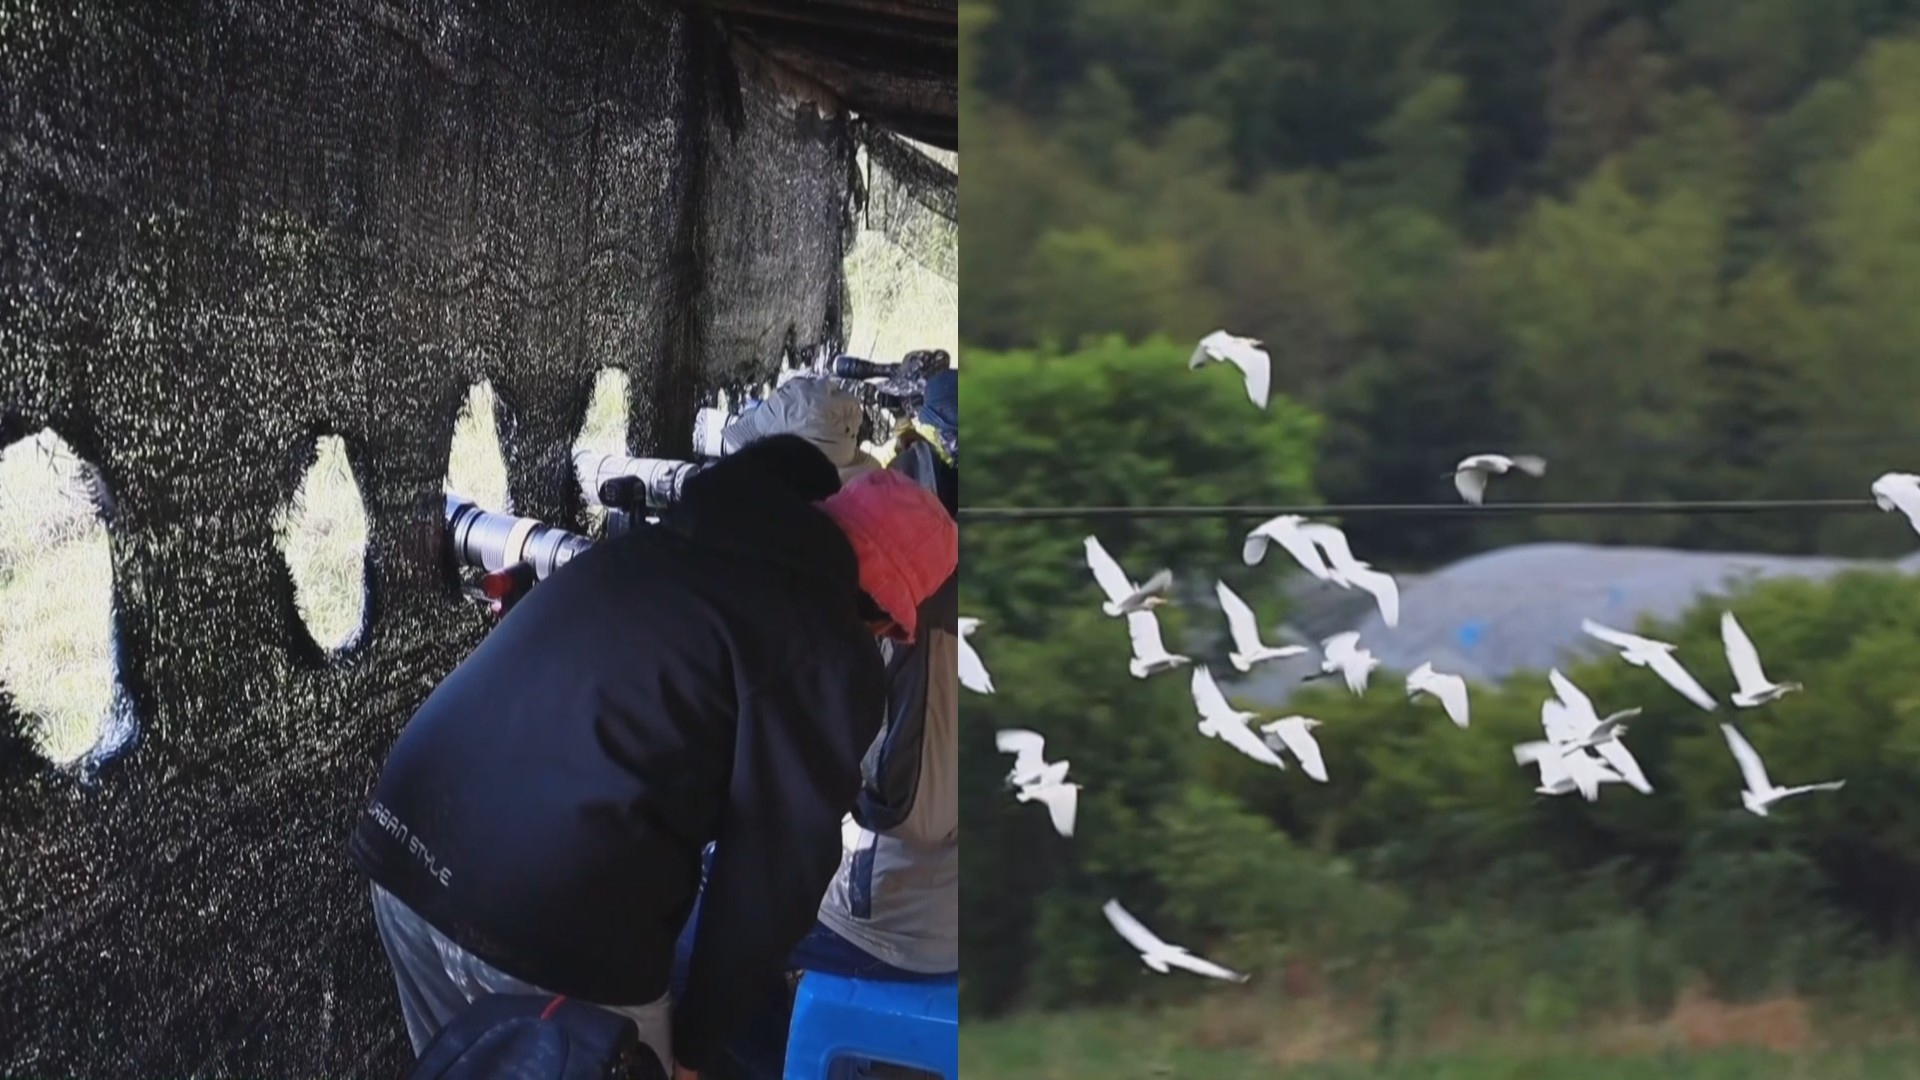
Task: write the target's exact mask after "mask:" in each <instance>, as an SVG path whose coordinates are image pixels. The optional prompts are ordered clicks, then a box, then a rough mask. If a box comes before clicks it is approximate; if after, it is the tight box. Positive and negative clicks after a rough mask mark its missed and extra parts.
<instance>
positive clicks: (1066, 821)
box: [1020, 784, 1080, 837]
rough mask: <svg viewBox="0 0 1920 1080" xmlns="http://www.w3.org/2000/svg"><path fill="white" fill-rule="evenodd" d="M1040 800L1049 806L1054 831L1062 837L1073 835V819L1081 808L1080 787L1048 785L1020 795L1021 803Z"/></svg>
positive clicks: (1048, 814)
mask: <svg viewBox="0 0 1920 1080" xmlns="http://www.w3.org/2000/svg"><path fill="white" fill-rule="evenodd" d="M1035 799H1037V800H1039V801H1040V802H1043V803H1045V804H1046V806H1047V816H1048V817H1049V818H1051V819H1053V828H1054V831H1055V832H1057V833H1059V834H1060V835H1061V836H1069V837H1070V836H1072V835H1073V819H1074V815H1075V813H1076V811H1077V810H1078V809H1079V806H1080V785H1078V784H1047V785H1044V786H1039V787H1030V788H1027V789H1026V790H1024V791H1022V792H1021V793H1020V801H1021V802H1027V801H1028V800H1035Z"/></svg>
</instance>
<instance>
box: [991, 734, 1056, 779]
mask: <svg viewBox="0 0 1920 1080" xmlns="http://www.w3.org/2000/svg"><path fill="white" fill-rule="evenodd" d="M993 745H994V746H996V747H998V748H999V750H1000V752H1001V753H1003V754H1012V755H1013V767H1014V768H1016V769H1019V770H1021V771H1022V772H1025V771H1027V770H1029V769H1041V768H1045V767H1046V757H1045V754H1046V749H1047V740H1046V737H1045V736H1043V735H1041V734H1040V733H1039V732H1037V731H1028V730H1027V729H1025V728H1002V729H1001V730H999V731H996V732H994V733H993Z"/></svg>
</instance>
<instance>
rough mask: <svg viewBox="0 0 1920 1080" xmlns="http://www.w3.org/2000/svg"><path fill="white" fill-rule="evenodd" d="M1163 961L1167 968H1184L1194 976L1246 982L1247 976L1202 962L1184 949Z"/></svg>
mask: <svg viewBox="0 0 1920 1080" xmlns="http://www.w3.org/2000/svg"><path fill="white" fill-rule="evenodd" d="M1165 959H1166V961H1167V966H1168V967H1177V968H1185V969H1186V970H1188V971H1191V972H1193V973H1194V974H1195V975H1205V976H1207V977H1208V978H1211V979H1223V980H1225V981H1227V982H1237V983H1243V982H1246V981H1247V976H1245V975H1242V974H1240V973H1239V972H1237V971H1232V970H1229V969H1227V968H1223V967H1221V966H1220V965H1219V964H1216V963H1214V962H1213V961H1211V960H1203V959H1201V958H1200V957H1198V956H1195V955H1193V954H1192V953H1190V952H1188V951H1187V950H1185V949H1181V950H1179V951H1178V952H1175V953H1173V954H1172V955H1170V956H1167V957H1166V958H1165Z"/></svg>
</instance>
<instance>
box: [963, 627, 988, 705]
mask: <svg viewBox="0 0 1920 1080" xmlns="http://www.w3.org/2000/svg"><path fill="white" fill-rule="evenodd" d="M954 644H955V645H956V647H957V648H958V649H959V650H960V685H961V686H964V687H966V688H967V689H969V690H971V691H973V692H974V693H976V694H991V693H993V676H991V675H989V674H987V665H985V664H983V663H981V662H980V654H979V653H977V652H975V651H973V645H972V644H971V643H969V642H968V641H967V639H966V638H964V637H956V638H955V639H954Z"/></svg>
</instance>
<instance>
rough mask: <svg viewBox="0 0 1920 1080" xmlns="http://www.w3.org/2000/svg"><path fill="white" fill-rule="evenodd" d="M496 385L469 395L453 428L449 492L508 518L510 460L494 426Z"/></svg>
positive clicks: (477, 388)
mask: <svg viewBox="0 0 1920 1080" xmlns="http://www.w3.org/2000/svg"><path fill="white" fill-rule="evenodd" d="M493 410H494V396H493V384H492V383H490V382H488V381H487V380H485V379H481V380H480V381H479V382H477V383H474V384H473V388H472V389H470V390H468V391H467V403H466V404H465V405H464V406H462V407H461V409H460V416H459V418H458V419H457V420H455V421H454V424H453V448H452V449H451V450H450V451H449V452H448V455H447V491H449V492H451V493H452V494H455V495H458V496H460V497H462V498H465V499H471V500H473V504H474V505H475V506H478V507H480V508H481V509H483V510H491V511H493V512H495V513H499V514H504V513H508V512H510V510H511V507H510V506H509V505H508V499H507V459H506V457H505V456H504V455H502V454H501V453H500V429H499V428H498V427H497V426H496V425H495V423H494V411H493Z"/></svg>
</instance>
